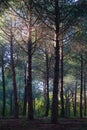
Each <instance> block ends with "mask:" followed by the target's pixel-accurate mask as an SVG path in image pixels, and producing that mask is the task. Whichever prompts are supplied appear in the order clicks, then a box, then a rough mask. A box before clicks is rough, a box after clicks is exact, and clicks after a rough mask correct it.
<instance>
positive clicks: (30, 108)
mask: <svg viewBox="0 0 87 130" xmlns="http://www.w3.org/2000/svg"><path fill="white" fill-rule="evenodd" d="M31 33H32V9H31V1H29V40H28V68H27V72H28V75H27V94H28V95H27V97H28V119H29V120H33V119H34V116H33V96H32V40H31V39H32V38H31Z"/></svg>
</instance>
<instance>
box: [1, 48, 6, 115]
mask: <svg viewBox="0 0 87 130" xmlns="http://www.w3.org/2000/svg"><path fill="white" fill-rule="evenodd" d="M3 58H4V54H3V50H2V87H3V108H2V116H5V110H6V89H5V74H4V59H3Z"/></svg>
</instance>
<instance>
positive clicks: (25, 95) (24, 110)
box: [23, 66, 27, 116]
mask: <svg viewBox="0 0 87 130" xmlns="http://www.w3.org/2000/svg"><path fill="white" fill-rule="evenodd" d="M24 79H25V80H24V82H25V91H24V105H23V116H26V107H27V82H26V66H25V75H24Z"/></svg>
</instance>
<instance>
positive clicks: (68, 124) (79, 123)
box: [0, 119, 87, 130]
mask: <svg viewBox="0 0 87 130" xmlns="http://www.w3.org/2000/svg"><path fill="white" fill-rule="evenodd" d="M0 130H87V119H59V120H58V123H57V124H51V123H50V121H49V120H46V119H35V120H34V121H27V120H26V119H0Z"/></svg>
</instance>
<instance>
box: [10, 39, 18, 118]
mask: <svg viewBox="0 0 87 130" xmlns="http://www.w3.org/2000/svg"><path fill="white" fill-rule="evenodd" d="M10 54H11V69H12V81H13V94H14V117H15V118H18V102H17V86H16V74H15V66H14V58H13V37H11V41H10Z"/></svg>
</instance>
